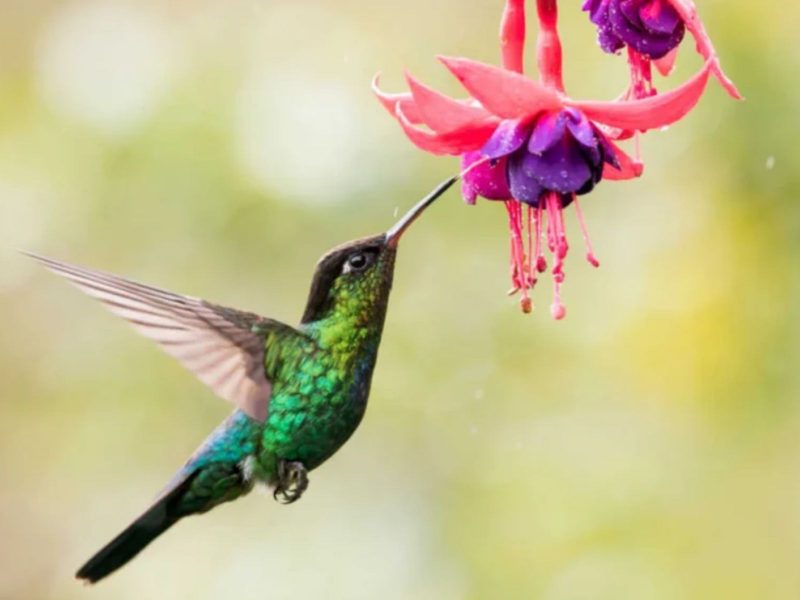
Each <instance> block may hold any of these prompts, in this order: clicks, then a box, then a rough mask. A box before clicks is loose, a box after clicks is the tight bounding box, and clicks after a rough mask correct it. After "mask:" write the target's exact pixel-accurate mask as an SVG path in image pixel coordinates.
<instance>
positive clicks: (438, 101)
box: [403, 73, 499, 133]
mask: <svg viewBox="0 0 800 600" xmlns="http://www.w3.org/2000/svg"><path fill="white" fill-rule="evenodd" d="M406 81H407V82H408V87H409V89H410V90H411V96H412V98H413V99H414V104H415V105H416V108H417V110H418V112H419V116H420V118H421V119H422V121H423V122H424V123H425V124H426V125H428V127H430V128H431V129H433V130H434V131H437V132H439V133H444V132H447V131H453V130H454V129H461V128H462V127H467V126H469V125H474V124H477V123H478V122H480V121H484V120H486V119H487V118H492V119H494V120H495V121H496V122H498V123H499V119H497V118H496V117H492V116H491V115H490V114H489V112H488V111H487V110H486V109H485V108H483V107H481V106H475V105H472V104H467V103H466V102H460V101H458V100H454V99H453V98H450V97H449V96H445V95H444V94H441V93H439V92H437V91H436V90H434V89H433V88H430V87H428V86H427V85H425V84H423V83H421V82H420V81H418V80H417V79H414V77H412V76H411V75H410V74H408V73H407V74H406ZM403 112H405V107H403Z"/></svg>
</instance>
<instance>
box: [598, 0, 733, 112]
mask: <svg viewBox="0 0 800 600" xmlns="http://www.w3.org/2000/svg"><path fill="white" fill-rule="evenodd" d="M583 10H584V11H586V12H588V13H589V19H590V20H591V21H592V23H594V24H595V25H597V30H598V33H597V41H598V43H599V44H600V47H601V48H602V49H603V50H605V51H606V52H608V53H609V54H615V53H616V52H618V51H620V50H622V49H623V48H625V47H627V48H628V62H629V64H630V67H631V89H630V90H629V97H632V98H643V97H646V96H649V95H652V94H654V93H655V88H654V87H653V78H652V71H651V68H650V63H651V62H654V63H655V65H656V68H658V70H659V71H660V72H661V74H662V75H665V76H666V75H669V74H670V73H671V72H672V69H673V67H674V66H675V59H676V57H677V52H678V45H679V44H680V43H681V40H683V36H684V34H685V32H686V30H687V29H688V30H689V32H690V33H691V34H692V36H693V37H694V39H695V42H696V44H697V50H698V52H699V53H700V54H701V55H702V56H703V58H704V59H705V60H707V61H711V63H712V66H711V71H712V73H714V76H715V77H717V79H719V81H720V83H721V84H722V86H723V87H724V88H725V90H726V91H727V92H728V94H730V95H731V96H732V97H733V98H736V99H741V95H740V94H739V90H737V89H736V86H735V85H734V84H733V82H732V81H731V80H730V79H728V77H727V76H726V75H725V74H724V73H723V71H722V68H721V67H720V65H719V59H718V58H717V55H716V51H715V50H714V46H713V44H712V43H711V39H710V38H709V37H708V34H707V33H706V31H705V28H704V27H703V23H702V22H701V21H700V18H699V17H698V16H697V9H696V8H695V6H694V4H693V3H692V1H691V0H585V2H584V3H583Z"/></svg>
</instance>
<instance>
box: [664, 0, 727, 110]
mask: <svg viewBox="0 0 800 600" xmlns="http://www.w3.org/2000/svg"><path fill="white" fill-rule="evenodd" d="M667 2H669V3H670V4H671V5H672V8H674V9H675V10H676V11H677V12H678V14H679V15H680V16H681V19H683V22H684V23H686V29H688V30H689V33H691V34H692V37H693V38H694V41H695V44H696V47H697V51H698V52H699V53H700V54H701V55H702V57H703V58H705V59H706V60H712V61H713V67H712V69H711V71H712V73H714V77H716V78H717V79H718V80H719V82H720V83H721V84H722V87H723V88H725V91H726V92H728V94H729V95H730V96H731V97H732V98H734V99H736V100H741V99H742V98H743V97H742V95H741V94H740V93H739V90H738V89H736V85H735V84H734V83H733V81H731V80H730V78H729V77H728V76H727V75H725V73H724V72H723V71H722V67H721V66H720V64H719V58H718V57H717V51H716V50H715V49H714V45H713V44H712V43H711V38H710V37H709V35H708V33H706V28H705V27H704V26H703V22H702V21H701V20H700V17H699V16H698V15H697V7H696V6H695V5H694V2H692V0H667Z"/></svg>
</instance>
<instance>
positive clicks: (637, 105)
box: [569, 60, 713, 131]
mask: <svg viewBox="0 0 800 600" xmlns="http://www.w3.org/2000/svg"><path fill="white" fill-rule="evenodd" d="M712 66H713V61H711V60H709V61H707V62H706V64H705V65H703V68H702V69H700V71H698V72H697V73H696V74H695V75H694V76H693V77H692V78H691V79H690V80H689V81H687V82H686V83H684V84H683V85H681V86H680V87H677V88H675V89H674V90H672V91H670V92H667V93H665V94H658V95H656V96H650V97H649V98H643V99H641V100H630V101H628V102H592V101H583V102H574V101H573V102H570V103H569V104H571V105H572V106H574V107H576V108H578V109H580V110H582V111H583V112H585V113H586V116H588V117H589V118H590V119H592V120H593V121H598V122H600V123H604V124H605V125H610V126H611V127H618V128H620V129H638V130H639V131H646V130H647V129H656V128H658V127H664V126H665V125H669V124H671V123H674V122H675V121H678V120H680V119H682V118H683V117H684V116H686V114H687V113H688V112H689V111H690V110H692V108H694V106H695V105H696V104H697V102H698V101H699V100H700V96H702V95H703V90H705V88H706V83H708V76H709V74H710V72H711V68H712Z"/></svg>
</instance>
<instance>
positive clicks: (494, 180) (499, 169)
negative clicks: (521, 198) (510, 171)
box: [461, 150, 511, 204]
mask: <svg viewBox="0 0 800 600" xmlns="http://www.w3.org/2000/svg"><path fill="white" fill-rule="evenodd" d="M483 158H484V157H483V155H482V154H481V152H480V151H479V150H476V151H473V152H467V153H466V154H464V156H463V157H462V159H461V168H462V170H463V169H467V168H468V167H469V166H470V165H472V164H473V163H475V162H476V161H478V160H482V159H483ZM461 194H462V195H463V196H464V200H466V202H467V203H468V204H474V203H475V199H476V198H477V197H478V196H483V197H484V198H486V199H488V200H510V199H511V191H510V190H509V189H508V180H507V178H506V160H505V159H501V160H499V161H497V162H496V163H494V164H493V163H492V162H489V161H487V162H485V163H483V164H482V165H479V166H477V167H475V168H474V169H472V170H471V171H470V172H469V173H467V174H466V175H464V180H463V182H462V184H461Z"/></svg>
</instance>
